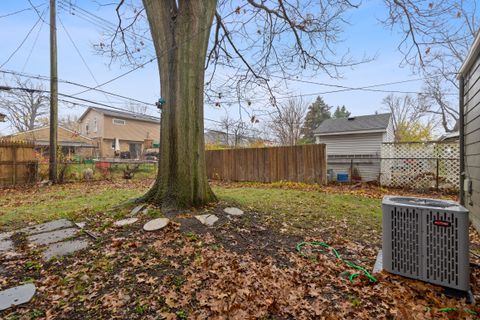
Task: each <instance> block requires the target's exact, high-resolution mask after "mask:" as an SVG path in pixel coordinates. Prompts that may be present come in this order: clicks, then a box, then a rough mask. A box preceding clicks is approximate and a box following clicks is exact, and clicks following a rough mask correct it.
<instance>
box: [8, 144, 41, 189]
mask: <svg viewBox="0 0 480 320" xmlns="http://www.w3.org/2000/svg"><path fill="white" fill-rule="evenodd" d="M36 172H37V161H36V157H35V151H34V145H33V143H32V142H28V141H12V140H2V139H0V186H10V185H18V184H26V183H31V182H34V181H35V179H36Z"/></svg>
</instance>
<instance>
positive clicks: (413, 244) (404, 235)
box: [391, 208, 420, 277]
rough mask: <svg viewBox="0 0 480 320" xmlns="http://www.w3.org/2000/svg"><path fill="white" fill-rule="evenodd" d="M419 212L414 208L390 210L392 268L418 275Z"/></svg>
mask: <svg viewBox="0 0 480 320" xmlns="http://www.w3.org/2000/svg"><path fill="white" fill-rule="evenodd" d="M418 220H419V213H418V211H417V210H415V209H408V208H393V210H392V224H391V225H392V268H393V269H394V270H395V271H398V272H400V273H404V274H409V275H412V276H415V277H418V276H420V248H419V242H420V239H419V236H420V230H419V226H420V224H419V223H418Z"/></svg>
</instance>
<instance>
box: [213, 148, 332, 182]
mask: <svg viewBox="0 0 480 320" xmlns="http://www.w3.org/2000/svg"><path fill="white" fill-rule="evenodd" d="M205 159H206V162H207V174H208V177H209V179H214V180H225V181H258V182H274V181H281V180H284V181H297V182H308V183H320V184H325V183H326V173H327V159H326V152H325V145H324V144H312V145H303V146H289V147H269V148H244V149H226V150H208V151H206V153H205Z"/></svg>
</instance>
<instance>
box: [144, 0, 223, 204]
mask: <svg viewBox="0 0 480 320" xmlns="http://www.w3.org/2000/svg"><path fill="white" fill-rule="evenodd" d="M143 3H144V6H145V10H146V13H147V17H148V21H149V24H150V30H151V33H152V38H153V42H154V45H155V51H156V53H157V58H158V59H157V60H158V67H159V73H160V87H161V95H162V97H163V98H164V99H165V104H164V105H163V107H162V116H161V122H160V126H161V128H160V156H159V165H158V174H157V179H156V182H155V184H154V185H153V187H152V188H151V189H150V190H149V191H148V192H147V193H146V194H145V196H144V197H143V198H142V199H141V200H143V201H146V202H150V203H154V204H157V205H160V206H162V207H166V208H187V207H192V206H202V205H205V204H207V203H209V202H212V201H214V200H215V195H214V194H213V192H212V190H211V188H210V186H209V185H208V179H207V172H206V164H205V142H204V125H203V100H204V97H203V91H204V77H205V70H204V64H205V59H206V52H207V47H208V40H209V35H210V28H211V25H212V21H213V16H214V14H215V10H216V0H202V1H198V0H180V1H176V0H144V1H143ZM177 3H178V6H177Z"/></svg>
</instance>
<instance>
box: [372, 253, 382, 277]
mask: <svg viewBox="0 0 480 320" xmlns="http://www.w3.org/2000/svg"><path fill="white" fill-rule="evenodd" d="M382 270H383V254H382V250H380V251H378V255H377V260H375V265H374V266H373V271H372V273H379V272H381V271H382Z"/></svg>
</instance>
